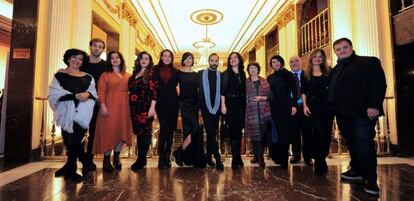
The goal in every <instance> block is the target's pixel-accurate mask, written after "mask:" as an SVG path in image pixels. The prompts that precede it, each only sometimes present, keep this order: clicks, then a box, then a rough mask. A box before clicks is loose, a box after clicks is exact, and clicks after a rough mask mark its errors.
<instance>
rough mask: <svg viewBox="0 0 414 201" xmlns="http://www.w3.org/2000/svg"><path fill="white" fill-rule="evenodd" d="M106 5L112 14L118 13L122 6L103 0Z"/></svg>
mask: <svg viewBox="0 0 414 201" xmlns="http://www.w3.org/2000/svg"><path fill="white" fill-rule="evenodd" d="M103 2H104V4H105V6H106V7H107V8H108V10H109V12H111V13H112V14H115V15H118V16H119V13H120V10H121V9H120V7H119V6H118V5H115V6H112V5H111V3H109V1H108V0H103Z"/></svg>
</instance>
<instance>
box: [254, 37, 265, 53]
mask: <svg viewBox="0 0 414 201" xmlns="http://www.w3.org/2000/svg"><path fill="white" fill-rule="evenodd" d="M264 38H265V37H264V36H259V38H258V39H256V41H255V44H254V48H255V49H256V50H258V49H259V48H261V47H262V46H263V45H264V41H265V40H264Z"/></svg>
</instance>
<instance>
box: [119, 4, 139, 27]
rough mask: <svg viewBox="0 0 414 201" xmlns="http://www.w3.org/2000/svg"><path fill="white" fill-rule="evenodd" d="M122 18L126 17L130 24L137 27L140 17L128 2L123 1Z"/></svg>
mask: <svg viewBox="0 0 414 201" xmlns="http://www.w3.org/2000/svg"><path fill="white" fill-rule="evenodd" d="M122 18H124V19H126V20H127V21H128V22H129V25H131V26H133V27H135V24H136V23H137V21H138V19H137V18H136V17H135V15H134V13H133V12H132V9H131V8H130V7H129V5H128V4H127V3H125V2H124V3H122Z"/></svg>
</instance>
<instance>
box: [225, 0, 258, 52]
mask: <svg viewBox="0 0 414 201" xmlns="http://www.w3.org/2000/svg"><path fill="white" fill-rule="evenodd" d="M258 3H259V0H256V3H255V4H254V6H253V8H252V9H251V10H250V13H249V15H248V16H247V18H246V20H245V21H244V23H243V26H242V27H241V28H240V30H239V32H238V33H237V35H236V37H235V38H234V40H233V42H232V43H231V45H230V47H229V49H228V50H227V52H228V53H229V52H230V50H231V47H233V45H234V42H236V40H237V37H239V35H240V33H241V32H242V30H243V28H244V26H245V25H246V23H247V20H248V19H249V18H250V16H251V15H252V13H253V10H254V9H255V8H256V6H257V4H258Z"/></svg>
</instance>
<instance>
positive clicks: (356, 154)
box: [336, 115, 377, 184]
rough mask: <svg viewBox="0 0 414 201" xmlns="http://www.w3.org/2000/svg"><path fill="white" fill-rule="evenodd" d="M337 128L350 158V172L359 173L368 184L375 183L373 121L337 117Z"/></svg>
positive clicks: (363, 118) (375, 158)
mask: <svg viewBox="0 0 414 201" xmlns="http://www.w3.org/2000/svg"><path fill="white" fill-rule="evenodd" d="M336 118H337V122H338V127H339V129H340V131H341V134H342V136H343V137H344V141H345V143H346V145H347V147H348V150H349V155H350V156H351V162H350V166H351V170H352V171H355V172H358V173H360V174H361V175H362V176H363V178H364V179H365V180H366V181H367V182H368V183H371V184H373V183H376V182H377V154H376V151H375V142H374V138H375V123H376V119H375V120H370V119H368V117H344V116H340V115H337V117H336Z"/></svg>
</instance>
